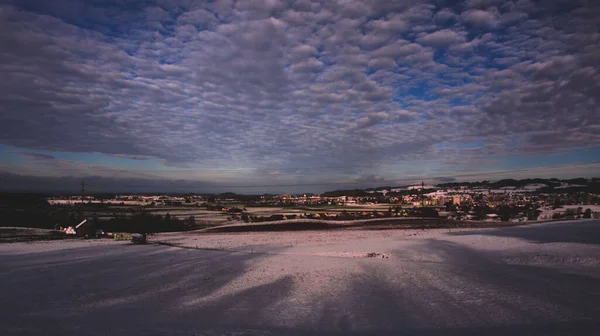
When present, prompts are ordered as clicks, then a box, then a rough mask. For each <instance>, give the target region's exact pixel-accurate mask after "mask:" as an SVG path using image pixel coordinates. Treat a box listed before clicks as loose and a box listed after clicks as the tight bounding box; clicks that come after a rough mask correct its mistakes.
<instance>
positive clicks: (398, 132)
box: [0, 0, 600, 183]
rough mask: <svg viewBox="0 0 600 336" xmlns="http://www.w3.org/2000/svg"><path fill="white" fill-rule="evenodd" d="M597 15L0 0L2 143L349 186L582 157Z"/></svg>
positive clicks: (598, 90) (471, 6) (518, 7)
mask: <svg viewBox="0 0 600 336" xmlns="http://www.w3.org/2000/svg"><path fill="white" fill-rule="evenodd" d="M599 16H600V6H599V5H598V4H596V3H595V2H592V1H569V2H564V1H558V2H557V1H543V2H536V3H535V4H534V3H532V2H531V1H528V0H519V1H466V2H458V1H449V0H448V1H431V2H427V1H387V0H386V1H384V0H381V1H348V0H343V1H342V0H340V1H331V0H328V1H310V0H301V1H276V0H270V1H258V0H252V1H230V0H226V1H225V0H217V1H211V2H206V1H193V0H190V1H175V0H156V1H152V0H145V1H117V0H108V1H91V0H89V1H83V0H81V1H74V0H73V1H71V0H55V1H52V2H49V1H48V2H46V1H44V2H41V1H33V0H31V1H28V0H19V1H16V0H15V1H0V71H1V72H2V78H3V80H2V81H1V82H0V143H1V144H4V145H10V146H14V147H18V148H22V149H23V150H27V149H34V150H48V151H55V152H78V153H103V154H107V155H110V156H112V157H117V158H134V159H146V158H155V159H158V160H161V162H164V163H165V164H166V165H169V166H176V167H177V166H194V165H202V166H210V167H235V168H248V169H249V171H252V172H256V169H259V168H260V167H267V168H268V169H269V170H268V171H278V172H279V171H280V172H281V173H279V174H277V175H276V177H277V179H281V180H282V181H283V180H285V181H290V182H297V183H301V182H302V181H308V180H303V178H302V176H298V175H297V174H296V173H294V170H293V168H294V167H299V168H303V167H317V166H336V167H343V166H348V167H356V166H357V165H359V164H366V163H368V164H369V167H368V168H366V169H365V170H364V171H360V169H358V170H357V169H349V171H350V173H348V174H349V175H348V176H350V177H352V176H354V177H355V178H360V177H362V176H371V175H372V174H377V176H379V175H382V174H385V172H383V173H382V172H381V171H373V166H372V165H373V164H374V165H376V166H379V167H386V165H390V164H393V163H394V162H395V161H394V160H403V162H407V161H414V162H420V160H429V161H431V158H435V160H437V161H436V162H437V166H438V168H439V167H443V166H444V163H443V162H445V161H448V160H450V159H452V160H463V161H469V162H472V161H476V160H479V159H484V158H486V157H489V156H490V155H495V156H510V155H540V154H544V153H549V152H568V151H571V150H575V149H581V148H589V147H597V146H598V145H599V144H600V118H598V117H599V116H600V108H599V105H598V97H600V73H599V70H598V67H597V65H598V64H600V32H599V31H598V25H597V18H598V17H599ZM474 141H478V142H480V143H482V144H485V146H483V148H477V149H471V150H466V149H461V148H460V147H456V148H450V149H448V150H444V151H442V150H440V144H455V145H460V144H465V143H473V142H474ZM507 142H510V143H514V144H516V145H513V146H504V144H505V143H507ZM446 147H447V146H446ZM450 147H452V146H450ZM26 155H29V156H30V157H34V156H36V157H37V158H38V159H42V158H43V157H42V156H41V155H43V154H26ZM46 159H48V158H46ZM435 160H434V161H435ZM49 161H51V160H49ZM138 161H143V160H138ZM434 164H435V163H434ZM430 165H431V164H430ZM252 169H254V170H252ZM261 169H262V168H261ZM440 169H441V168H440ZM453 169H455V168H453ZM449 172H451V171H449ZM340 173H343V174H346V173H345V170H340V171H336V172H333V171H332V170H331V169H330V170H328V171H327V172H323V176H321V178H322V179H327V178H330V175H336V174H340ZM397 173H398V174H400V175H401V174H402V170H399V171H398V172H397ZM263 175H266V176H268V177H269V178H273V176H275V174H263ZM348 176H346V177H348ZM386 177H387V178H388V179H389V176H386ZM392 178H393V177H392ZM286 179H287V180H286Z"/></svg>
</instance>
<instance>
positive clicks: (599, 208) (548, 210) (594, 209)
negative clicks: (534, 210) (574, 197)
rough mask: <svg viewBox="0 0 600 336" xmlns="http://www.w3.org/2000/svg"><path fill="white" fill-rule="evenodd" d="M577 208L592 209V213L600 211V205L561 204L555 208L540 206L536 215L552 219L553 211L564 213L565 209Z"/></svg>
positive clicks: (539, 217)
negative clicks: (539, 211)
mask: <svg viewBox="0 0 600 336" xmlns="http://www.w3.org/2000/svg"><path fill="white" fill-rule="evenodd" d="M578 208H581V209H582V211H585V210H586V209H590V210H592V213H594V212H600V205H580V204H576V205H563V206H562V207H560V208H556V209H552V207H545V208H540V210H541V211H542V212H541V213H540V215H539V216H538V219H552V215H554V214H555V213H564V212H566V211H567V209H572V210H575V211H577V209H578Z"/></svg>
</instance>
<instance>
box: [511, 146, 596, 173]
mask: <svg viewBox="0 0 600 336" xmlns="http://www.w3.org/2000/svg"><path fill="white" fill-rule="evenodd" d="M598 158H600V147H596V148H587V149H580V150H574V151H571V152H566V153H560V154H546V155H531V156H525V155H519V156H509V157H505V158H503V159H502V161H501V162H502V163H501V165H502V166H503V167H502V168H503V169H522V168H536V167H550V166H561V165H569V164H586V163H597V162H600V160H599V159H598Z"/></svg>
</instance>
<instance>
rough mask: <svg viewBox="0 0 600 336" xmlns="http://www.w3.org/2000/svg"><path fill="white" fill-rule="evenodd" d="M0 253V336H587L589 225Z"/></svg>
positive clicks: (593, 278)
mask: <svg viewBox="0 0 600 336" xmlns="http://www.w3.org/2000/svg"><path fill="white" fill-rule="evenodd" d="M153 240H154V242H158V241H160V242H163V243H168V244H172V245H177V247H175V246H164V245H147V246H136V245H131V244H129V243H122V242H114V241H106V240H105V241H100V240H99V241H81V240H77V241H51V242H36V243H12V244H1V245H0V288H1V289H2V290H1V291H0V303H1V304H0V325H1V326H2V330H3V332H2V335H27V334H40V335H222V334H225V335H297V334H301V335H315V334H317V335H320V334H332V335H366V334H389V335H398V334H411V335H415V334H416V335H472V334H485V335H515V334H519V335H531V334H542V335H571V334H580V335H592V334H595V333H596V332H597V331H598V330H600V221H598V220H587V221H570V222H554V223H544V224H533V225H528V226H522V227H509V228H501V229H479V230H430V231H421V230H394V231H361V230H348V231H313V232H290V233H284V232H262V233H258V232H257V233H244V234H212V235H190V234H168V235H159V236H156V237H153Z"/></svg>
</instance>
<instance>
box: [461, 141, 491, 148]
mask: <svg viewBox="0 0 600 336" xmlns="http://www.w3.org/2000/svg"><path fill="white" fill-rule="evenodd" d="M481 147H485V142H483V141H474V142H471V143H466V144H460V145H457V146H456V148H458V149H474V148H481Z"/></svg>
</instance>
